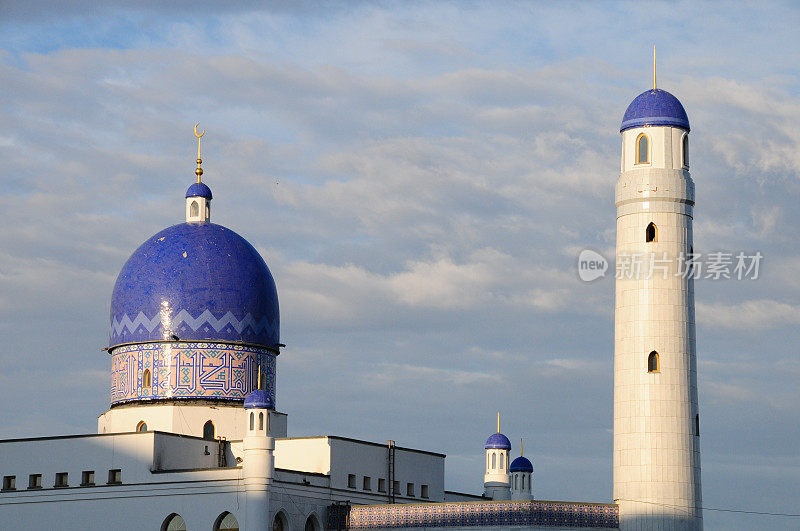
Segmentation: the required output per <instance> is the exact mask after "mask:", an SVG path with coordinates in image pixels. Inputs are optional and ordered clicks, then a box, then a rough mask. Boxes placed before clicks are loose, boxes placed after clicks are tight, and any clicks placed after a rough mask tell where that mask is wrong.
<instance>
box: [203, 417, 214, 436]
mask: <svg viewBox="0 0 800 531" xmlns="http://www.w3.org/2000/svg"><path fill="white" fill-rule="evenodd" d="M203 439H206V440H207V441H213V440H214V423H213V422H211V421H210V420H209V421H208V422H206V423H205V424H203Z"/></svg>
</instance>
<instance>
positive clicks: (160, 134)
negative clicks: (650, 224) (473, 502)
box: [0, 2, 800, 529]
mask: <svg viewBox="0 0 800 531" xmlns="http://www.w3.org/2000/svg"><path fill="white" fill-rule="evenodd" d="M798 23H800V11H798V9H796V8H795V7H794V6H793V5H792V4H790V3H763V2H762V3H750V4H745V3H741V4H739V3H737V4H732V3H731V4H719V3H714V4H711V3H709V4H704V3H700V4H695V3H693V2H655V3H645V2H640V3H613V2H605V3H598V4H592V3H584V2H576V3H558V4H552V5H551V4H549V3H535V2H531V3H504V2H491V3H483V2H458V3H456V2H438V3H432V2H430V3H429V2H379V3H358V2H355V3H335V2H333V3H325V4H316V3H311V2H309V3H293V4H287V5H281V4H278V3H276V4H272V5H268V7H260V6H259V5H258V4H256V3H247V2H243V3H237V5H236V6H235V7H229V6H228V5H227V3H226V2H218V3H208V4H202V5H194V4H191V5H190V4H187V3H181V2H179V3H170V4H169V5H161V4H160V3H158V2H145V3H134V2H128V3H124V2H123V3H103V4H102V5H99V4H98V5H95V6H94V7H93V8H92V9H91V10H89V9H86V7H85V4H84V3H78V2H75V3H70V2H62V3H59V4H58V5H56V6H53V5H49V4H48V3H45V2H25V3H4V4H3V5H2V6H0V79H2V81H3V82H2V88H0V123H3V124H4V125H5V127H3V129H2V130H0V160H2V165H3V169H2V171H0V185H2V189H3V191H4V194H3V195H2V196H0V216H2V219H3V220H5V228H4V230H3V231H2V232H0V338H2V340H0V367H2V371H1V372H0V396H1V397H2V401H0V411H2V415H3V417H2V418H3V419H4V420H5V430H4V432H3V436H6V437H16V436H34V435H45V434H53V433H76V432H86V433H89V432H92V431H93V430H94V429H95V428H96V424H95V417H96V416H97V415H99V414H100V413H102V412H103V411H104V410H105V409H106V408H107V406H108V388H109V380H110V378H109V366H110V363H109V360H108V358H107V356H106V355H105V354H104V353H102V352H101V351H100V348H101V347H103V346H105V342H106V341H107V327H108V305H109V297H110V294H111V289H112V287H113V283H114V279H115V278H116V274H117V273H118V271H119V269H120V268H121V267H122V264H123V263H124V261H125V260H126V259H127V257H128V256H129V255H130V253H131V252H133V250H134V249H135V248H136V247H137V246H138V245H139V244H140V243H141V242H143V241H144V240H145V239H147V238H148V237H149V236H151V235H152V234H154V233H155V232H157V231H158V230H160V229H161V228H163V227H165V226H168V225H171V224H174V223H177V222H179V221H181V219H182V216H183V208H184V207H183V192H184V190H185V188H186V187H187V186H188V185H189V184H190V183H191V181H192V178H193V170H194V155H195V154H194V149H195V146H194V137H193V135H192V133H191V130H192V127H193V125H194V123H195V122H198V121H199V122H200V123H201V128H205V129H206V131H207V133H206V137H205V138H204V140H205V141H206V142H205V144H204V156H203V158H204V161H205V162H204V168H205V174H204V178H205V181H206V182H207V183H208V184H209V185H210V186H211V187H212V188H213V190H214V198H215V199H214V220H215V221H216V222H218V223H221V224H223V225H226V226H228V227H230V228H233V229H234V230H236V231H237V232H239V233H240V234H242V235H243V236H245V237H246V238H248V239H249V240H250V241H251V242H252V243H253V244H254V245H255V246H256V248H258V249H259V251H260V252H261V253H262V255H263V256H264V258H265V260H266V261H267V263H268V264H269V266H270V268H271V270H272V272H273V275H274V276H275V279H276V283H277V285H278V292H279V296H280V301H281V310H282V323H283V328H282V339H283V342H284V343H286V344H287V345H288V347H287V348H286V350H285V351H284V353H283V354H282V355H281V356H280V358H279V363H278V406H279V409H281V410H282V411H285V412H287V413H289V414H290V432H291V434H293V435H311V434H322V433H330V434H339V435H345V436H353V437H361V438H366V439H369V440H375V441H383V440H386V439H389V438H391V439H395V440H397V442H398V444H400V445H406V446H416V447H421V448H426V449H430V450H434V451H441V452H445V453H447V454H448V461H447V476H448V479H447V487H448V488H449V489H455V490H463V491H468V492H478V491H479V490H480V488H481V481H482V477H481V474H482V468H481V463H482V443H483V441H484V439H485V438H486V437H487V436H488V435H489V434H490V433H491V432H492V430H493V425H494V414H495V412H496V411H498V410H500V411H501V412H502V416H503V430H504V432H505V433H506V434H507V435H508V436H509V437H510V438H511V440H512V441H517V440H518V439H519V438H520V437H525V440H526V443H525V448H526V455H528V456H529V457H531V458H532V460H533V462H534V466H535V468H536V478H535V483H534V494H535V496H536V497H537V498H542V499H565V500H585V501H609V500H610V498H611V431H610V430H611V421H612V418H611V408H612V396H611V391H612V387H611V386H612V365H611V361H612V352H613V321H612V318H613V312H612V308H613V281H612V279H610V278H607V279H604V280H601V281H598V282H595V283H592V284H588V285H587V284H584V283H581V282H580V281H579V280H578V278H577V275H576V271H575V262H576V257H577V254H578V252H579V251H580V250H581V249H583V248H587V247H588V248H593V249H597V250H600V251H601V252H604V253H605V254H606V255H607V256H609V255H610V254H613V252H612V249H613V246H614V238H615V235H614V227H615V222H614V219H615V217H614V216H615V211H614V205H613V189H614V183H615V182H616V179H617V174H618V167H619V136H618V127H619V121H620V119H621V117H622V114H623V112H624V110H625V108H626V106H627V104H628V103H629V102H630V101H631V100H632V99H633V98H634V97H635V96H636V95H637V94H638V93H640V92H641V91H643V90H645V89H647V88H648V87H649V84H650V82H651V78H650V76H651V74H650V68H651V47H652V45H653V44H656V45H657V46H658V50H659V86H660V87H662V88H664V89H666V90H669V91H670V92H672V93H673V94H675V95H676V96H678V97H679V98H680V99H681V101H682V102H683V104H684V106H685V107H686V109H687V112H688V114H689V118H690V121H691V123H692V133H691V137H692V175H693V178H694V180H695V184H696V195H697V206H696V210H695V214H696V215H695V238H696V240H695V248H696V250H698V251H701V252H702V251H713V250H727V251H732V252H736V251H740V250H742V251H748V252H751V251H756V250H758V251H761V252H762V254H763V255H764V257H765V258H764V262H763V264H762V266H763V267H762V270H761V277H760V278H759V279H758V280H757V281H699V282H698V283H697V286H696V300H697V321H698V322H697V329H698V332H697V341H698V363H699V374H698V384H699V389H700V411H701V420H702V430H703V435H702V459H703V500H704V504H705V505H706V506H708V507H716V508H734V509H744V510H754V511H765V512H794V513H796V512H797V511H796V510H795V509H794V507H796V497H797V496H796V494H797V492H798V491H800V457H799V456H798V450H797V442H796V441H797V440H798V435H800V429H798V422H797V418H798V416H799V414H800V403H799V402H798V393H797V389H798V383H800V362H798V356H797V354H798V348H797V344H798V339H800V333H798V324H800V302H798V295H800V277H799V276H798V272H800V252H799V250H798V245H797V239H796V238H795V237H794V236H793V233H792V227H796V226H798V224H800V219H799V218H800V215H798V210H797V208H796V204H797V201H798V197H799V196H800V186H799V182H800V181H798V169H800V155H798V153H800V149H798V147H800V133H798V128H797V123H798V121H800V100H798V96H800V94H798V93H799V92H800V83H798V80H799V78H798V75H797V71H798V66H800V65H798V60H797V57H800V53H798V52H800V50H799V49H798V48H800V44H798V41H797V39H796V37H795V32H796V28H797V27H798V25H800V24H798ZM52 394H55V395H57V396H58V397H59V400H58V404H59V405H58V406H56V407H53V402H52V401H51V400H49V399H48V398H47V397H48V396H49V395H52ZM22 408H24V410H25V411H26V415H20V414H19V413H18V412H19V411H20V410H21V409H22ZM515 448H516V443H515ZM515 452H516V450H515ZM705 518H706V525H707V528H708V529H730V528H748V527H754V526H758V527H761V528H765V529H784V528H786V527H787V526H792V525H796V519H788V518H780V517H770V516H755V515H749V516H748V515H744V514H739V513H725V512H716V511H707V512H706V514H705Z"/></svg>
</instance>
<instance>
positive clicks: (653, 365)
mask: <svg viewBox="0 0 800 531" xmlns="http://www.w3.org/2000/svg"><path fill="white" fill-rule="evenodd" d="M659 370H660V369H659V364H658V352H656V351H655V350H654V351H653V352H651V353H650V355H649V356H647V372H658V371H659Z"/></svg>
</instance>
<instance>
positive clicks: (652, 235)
mask: <svg viewBox="0 0 800 531" xmlns="http://www.w3.org/2000/svg"><path fill="white" fill-rule="evenodd" d="M644 240H645V241H646V242H647V243H650V242H657V241H658V227H656V224H655V223H652V222H651V223H650V225H648V226H647V228H646V229H645V231H644Z"/></svg>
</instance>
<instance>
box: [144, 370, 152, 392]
mask: <svg viewBox="0 0 800 531" xmlns="http://www.w3.org/2000/svg"><path fill="white" fill-rule="evenodd" d="M152 385H153V384H152V378H151V376H150V369H145V370H144V373H142V387H144V388H145V389H149V388H150V387H151V386H152Z"/></svg>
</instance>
